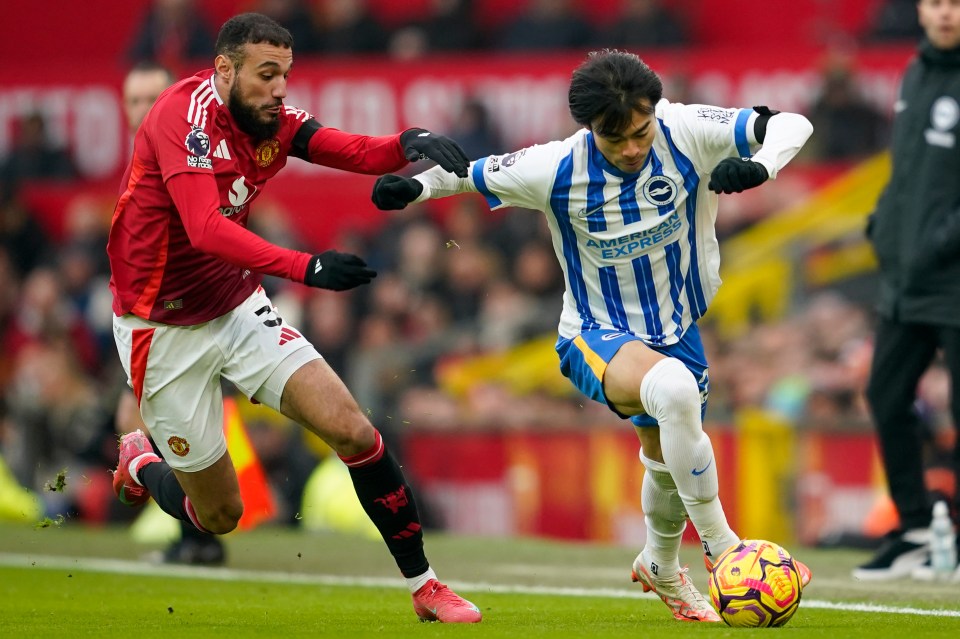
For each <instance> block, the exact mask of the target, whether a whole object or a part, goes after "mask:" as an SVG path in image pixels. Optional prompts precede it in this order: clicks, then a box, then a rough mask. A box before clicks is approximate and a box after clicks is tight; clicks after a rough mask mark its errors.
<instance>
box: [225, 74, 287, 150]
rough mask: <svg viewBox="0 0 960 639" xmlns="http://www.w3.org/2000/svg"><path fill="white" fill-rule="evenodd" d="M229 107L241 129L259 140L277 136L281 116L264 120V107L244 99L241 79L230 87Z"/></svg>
mask: <svg viewBox="0 0 960 639" xmlns="http://www.w3.org/2000/svg"><path fill="white" fill-rule="evenodd" d="M227 108H229V109H230V115H232V116H233V119H234V120H236V121H237V126H238V127H239V128H240V130H241V131H243V132H244V133H246V134H247V135H249V136H251V137H253V138H254V139H255V140H257V141H258V142H260V141H263V140H269V139H270V138H272V137H275V136H276V135H277V131H279V130H280V118H279V117H274V118H271V119H270V120H264V119H263V115H264V114H265V113H266V112H265V111H263V109H261V108H260V107H257V106H252V105H249V104H247V103H245V102H244V101H243V97H242V96H241V95H240V82H239V80H238V81H237V82H234V83H233V86H232V87H230V100H229V102H228V104H227Z"/></svg>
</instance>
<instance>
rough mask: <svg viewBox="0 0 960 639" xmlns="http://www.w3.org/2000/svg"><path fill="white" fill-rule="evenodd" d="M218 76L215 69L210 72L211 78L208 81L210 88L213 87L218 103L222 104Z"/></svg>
mask: <svg viewBox="0 0 960 639" xmlns="http://www.w3.org/2000/svg"><path fill="white" fill-rule="evenodd" d="M216 77H217V72H216V71H214V72H213V73H211V74H210V79H209V80H207V82H209V83H210V88H211V89H213V97H214V99H215V100H216V101H217V104H219V105H222V104H223V98H221V97H220V92H219V91H217V83H216Z"/></svg>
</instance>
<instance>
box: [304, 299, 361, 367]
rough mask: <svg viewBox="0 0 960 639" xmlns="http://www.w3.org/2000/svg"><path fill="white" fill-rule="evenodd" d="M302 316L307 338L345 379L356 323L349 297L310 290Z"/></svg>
mask: <svg viewBox="0 0 960 639" xmlns="http://www.w3.org/2000/svg"><path fill="white" fill-rule="evenodd" d="M303 317H304V320H303V321H302V322H300V326H301V327H302V328H303V334H304V337H306V338H307V339H308V340H310V342H311V343H312V344H313V345H314V346H316V347H317V350H318V351H320V352H321V353H323V358H324V359H325V360H327V363H328V364H330V367H331V368H332V369H333V370H334V371H336V373H337V374H338V375H340V376H341V377H346V375H347V370H346V369H347V358H348V355H349V353H350V350H351V346H352V345H353V343H354V336H355V328H356V322H357V318H355V317H354V316H353V313H352V311H351V308H350V296H349V295H344V294H343V293H333V292H331V291H311V292H310V294H309V295H308V296H307V299H306V300H305V302H304V309H303Z"/></svg>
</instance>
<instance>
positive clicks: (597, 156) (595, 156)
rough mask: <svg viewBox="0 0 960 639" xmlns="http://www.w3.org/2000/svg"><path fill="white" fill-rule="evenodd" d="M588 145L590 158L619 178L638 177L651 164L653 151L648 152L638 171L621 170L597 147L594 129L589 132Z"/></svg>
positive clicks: (605, 170) (606, 171)
mask: <svg viewBox="0 0 960 639" xmlns="http://www.w3.org/2000/svg"><path fill="white" fill-rule="evenodd" d="M587 147H588V148H589V150H590V160H591V161H592V162H593V163H595V164H596V165H597V166H599V167H600V168H602V169H603V170H604V172H605V173H610V174H611V175H616V176H617V177H619V178H623V179H624V180H629V179H631V178H636V177H637V176H638V175H640V174H641V173H643V172H644V170H646V168H647V165H648V164H650V156H651V155H653V154H652V153H649V152H648V153H647V157H645V158H644V159H643V164H641V165H640V170H639V171H637V172H636V173H627V172H626V171H621V170H620V169H618V168H617V167H615V166H614V165H612V164H610V161H609V160H607V158H605V157H603V153H601V152H600V149H598V148H597V143H596V142H595V141H594V139H593V131H589V132H588V133H587Z"/></svg>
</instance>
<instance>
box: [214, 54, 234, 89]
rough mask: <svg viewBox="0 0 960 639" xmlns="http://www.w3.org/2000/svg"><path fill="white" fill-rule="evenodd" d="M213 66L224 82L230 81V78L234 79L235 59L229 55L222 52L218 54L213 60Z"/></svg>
mask: <svg viewBox="0 0 960 639" xmlns="http://www.w3.org/2000/svg"><path fill="white" fill-rule="evenodd" d="M213 68H214V69H215V70H216V72H217V75H218V76H220V79H221V80H223V81H224V82H227V83H229V82H230V80H231V79H233V72H234V68H233V61H232V60H231V59H230V58H228V57H227V56H225V55H222V54H221V55H218V56H217V57H216V59H215V60H214V61H213Z"/></svg>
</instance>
